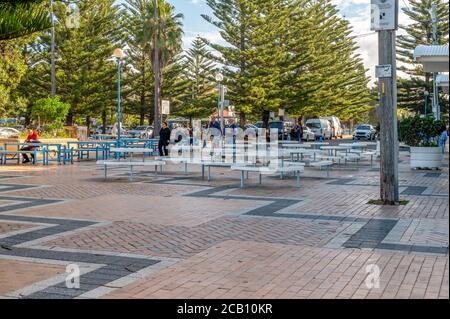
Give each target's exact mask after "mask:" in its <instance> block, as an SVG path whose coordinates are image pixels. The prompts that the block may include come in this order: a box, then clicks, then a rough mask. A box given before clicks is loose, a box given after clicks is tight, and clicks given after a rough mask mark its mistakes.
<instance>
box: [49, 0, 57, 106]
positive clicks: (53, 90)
mask: <svg viewBox="0 0 450 319" xmlns="http://www.w3.org/2000/svg"><path fill="white" fill-rule="evenodd" d="M50 11H51V18H52V35H51V43H50V50H51V62H50V63H51V67H50V73H51V74H50V78H51V97H52V98H55V96H56V66H55V64H56V62H55V15H54V13H53V0H50Z"/></svg>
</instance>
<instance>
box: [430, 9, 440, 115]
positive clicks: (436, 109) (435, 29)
mask: <svg viewBox="0 0 450 319" xmlns="http://www.w3.org/2000/svg"><path fill="white" fill-rule="evenodd" d="M431 21H432V27H433V45H439V38H438V17H437V4H436V3H435V2H433V4H432V5H431ZM437 76H438V73H436V72H433V113H434V117H435V118H436V119H437V120H439V119H440V118H441V110H440V106H439V88H438V86H437V83H436V79H437Z"/></svg>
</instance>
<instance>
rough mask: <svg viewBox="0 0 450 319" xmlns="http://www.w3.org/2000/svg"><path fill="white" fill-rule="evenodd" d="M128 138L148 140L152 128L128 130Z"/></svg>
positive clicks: (143, 127)
mask: <svg viewBox="0 0 450 319" xmlns="http://www.w3.org/2000/svg"><path fill="white" fill-rule="evenodd" d="M127 134H128V135H129V136H132V137H135V138H143V139H148V138H151V137H152V136H153V126H145V125H144V126H138V127H136V128H135V129H132V130H128V133H127Z"/></svg>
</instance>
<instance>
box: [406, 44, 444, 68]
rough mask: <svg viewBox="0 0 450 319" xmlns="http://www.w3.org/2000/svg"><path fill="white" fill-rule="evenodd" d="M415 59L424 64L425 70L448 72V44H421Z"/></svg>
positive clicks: (415, 51) (417, 48)
mask: <svg viewBox="0 0 450 319" xmlns="http://www.w3.org/2000/svg"><path fill="white" fill-rule="evenodd" d="M414 59H416V60H417V61H418V62H419V63H421V64H423V69H424V71H425V72H448V71H449V63H448V45H419V46H417V47H416V49H415V50H414Z"/></svg>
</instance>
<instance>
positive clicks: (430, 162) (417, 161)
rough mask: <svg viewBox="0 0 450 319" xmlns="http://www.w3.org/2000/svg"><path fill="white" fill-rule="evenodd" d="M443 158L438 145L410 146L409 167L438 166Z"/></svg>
mask: <svg viewBox="0 0 450 319" xmlns="http://www.w3.org/2000/svg"><path fill="white" fill-rule="evenodd" d="M443 158H444V155H443V154H442V148H440V147H411V168H440V167H441V166H442V160H443Z"/></svg>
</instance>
